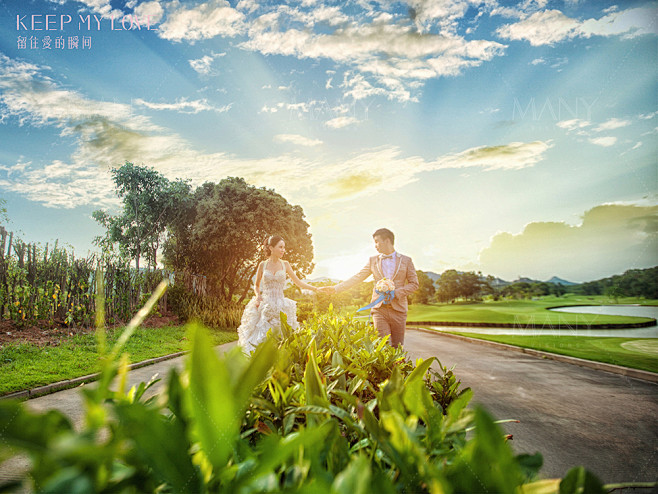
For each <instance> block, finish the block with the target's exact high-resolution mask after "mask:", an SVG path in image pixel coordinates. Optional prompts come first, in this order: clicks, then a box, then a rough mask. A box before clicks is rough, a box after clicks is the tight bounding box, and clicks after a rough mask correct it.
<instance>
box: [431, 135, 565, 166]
mask: <svg viewBox="0 0 658 494" xmlns="http://www.w3.org/2000/svg"><path fill="white" fill-rule="evenodd" d="M551 147H553V143H552V141H546V142H544V141H534V142H527V143H526V142H511V143H509V144H504V145H500V146H481V147H476V148H472V149H467V150H466V151H462V152H461V153H456V154H451V155H447V156H444V157H442V158H439V160H438V161H437V164H438V166H439V167H440V168H469V167H478V168H482V169H483V170H520V169H522V168H527V167H530V166H533V165H535V164H536V163H538V162H539V161H541V160H542V159H543V158H544V154H545V153H546V151H548V149H550V148H551Z"/></svg>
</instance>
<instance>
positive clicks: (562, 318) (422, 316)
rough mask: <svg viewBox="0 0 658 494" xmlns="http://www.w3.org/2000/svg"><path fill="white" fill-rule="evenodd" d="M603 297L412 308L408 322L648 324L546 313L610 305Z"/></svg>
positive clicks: (648, 302)
mask: <svg viewBox="0 0 658 494" xmlns="http://www.w3.org/2000/svg"><path fill="white" fill-rule="evenodd" d="M619 303H620V304H644V305H658V300H645V299H638V298H620V299H619ZM608 304H612V301H611V300H610V299H609V298H608V297H604V296H592V297H586V296H576V295H567V296H563V297H555V296H550V297H542V298H541V299H539V300H501V301H496V302H494V301H487V302H468V303H467V302H457V303H454V304H438V303H436V304H428V305H410V306H409V315H408V318H407V320H408V321H410V322H413V321H435V322H465V323H469V322H471V323H473V322H477V323H508V324H509V323H511V324H521V325H530V324H532V325H534V326H542V325H551V326H557V325H559V324H564V325H569V324H591V325H596V324H608V323H636V322H644V321H648V320H649V319H648V318H645V317H630V316H607V315H599V314H569V313H565V312H555V311H549V310H546V309H547V308H548V307H555V306H558V305H608Z"/></svg>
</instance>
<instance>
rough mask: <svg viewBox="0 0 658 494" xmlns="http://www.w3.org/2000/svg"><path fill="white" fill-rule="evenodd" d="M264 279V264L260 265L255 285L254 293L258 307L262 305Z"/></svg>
mask: <svg viewBox="0 0 658 494" xmlns="http://www.w3.org/2000/svg"><path fill="white" fill-rule="evenodd" d="M262 279H263V263H262V262H260V263H259V264H258V269H257V270H256V282H255V283H254V293H255V294H256V307H258V306H259V305H260V302H261V300H263V297H261V295H260V281H261V280H262Z"/></svg>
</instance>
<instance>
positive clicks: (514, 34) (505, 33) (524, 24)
mask: <svg viewBox="0 0 658 494" xmlns="http://www.w3.org/2000/svg"><path fill="white" fill-rule="evenodd" d="M657 15H658V10H657V9H656V7H638V8H634V9H629V10H624V11H621V12H619V11H617V12H611V13H609V14H608V15H606V16H604V17H602V18H600V19H587V20H585V21H579V20H577V19H572V18H570V17H567V16H566V15H564V14H563V13H562V12H561V11H559V10H544V11H540V12H535V13H534V14H532V15H530V16H529V17H526V18H523V19H522V20H520V21H519V22H517V23H514V24H507V25H504V26H501V27H499V28H498V29H497V30H496V33H497V34H498V35H499V36H501V37H502V38H504V39H511V40H526V41H529V42H530V44H531V45H532V46H541V45H550V44H554V43H557V42H559V41H563V40H565V39H570V38H574V37H584V38H589V37H591V36H619V35H622V36H623V37H624V38H634V37H636V36H640V35H643V34H657V30H656V23H655V19H656V16H657Z"/></svg>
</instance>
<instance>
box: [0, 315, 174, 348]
mask: <svg viewBox="0 0 658 494" xmlns="http://www.w3.org/2000/svg"><path fill="white" fill-rule="evenodd" d="M125 324H126V323H121V324H114V325H112V326H109V328H110V329H113V328H117V327H120V326H125ZM178 324H180V320H179V319H178V316H177V315H175V314H173V313H171V312H169V313H164V314H162V315H161V316H151V317H149V318H148V319H146V320H145V321H144V322H143V323H142V327H144V328H153V329H155V328H161V327H163V326H172V325H178ZM94 331H95V328H67V327H66V326H64V325H57V324H54V325H53V324H49V323H47V322H46V321H44V322H43V323H37V324H35V325H29V326H17V325H16V323H14V322H13V321H6V320H5V321H0V347H2V346H4V345H7V344H9V343H32V344H34V345H38V346H57V345H59V344H60V343H61V342H62V341H63V340H65V339H67V338H71V337H73V336H75V335H78V334H87V333H93V332H94Z"/></svg>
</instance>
